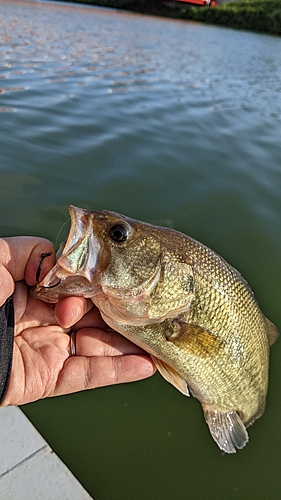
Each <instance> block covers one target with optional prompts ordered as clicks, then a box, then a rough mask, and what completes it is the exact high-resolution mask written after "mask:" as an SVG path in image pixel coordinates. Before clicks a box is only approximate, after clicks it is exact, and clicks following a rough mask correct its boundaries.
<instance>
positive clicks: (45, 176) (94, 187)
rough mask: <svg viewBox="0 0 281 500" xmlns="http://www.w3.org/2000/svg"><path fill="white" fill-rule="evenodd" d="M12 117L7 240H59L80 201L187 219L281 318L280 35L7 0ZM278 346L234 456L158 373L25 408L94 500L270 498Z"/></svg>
mask: <svg viewBox="0 0 281 500" xmlns="http://www.w3.org/2000/svg"><path fill="white" fill-rule="evenodd" d="M0 113H1V119H0V143H1V146H0V228H1V234H2V235H5V234H6V235H11V234H38V235H42V236H46V237H49V238H51V239H52V240H53V241H56V238H57V235H58V234H59V231H60V228H61V227H62V226H63V224H64V222H65V221H66V220H67V219H68V214H67V206H68V205H69V204H70V203H73V204H75V205H78V206H82V207H85V208H93V209H95V208H106V209H112V210H115V211H119V212H121V213H126V214H127V215H130V216H132V217H135V218H139V219H142V220H146V221H148V222H153V223H157V224H160V225H167V226H169V227H174V228H175V229H179V230H182V231H184V232H186V233H187V234H190V235H191V236H194V237H196V238H198V239H200V240H201V241H203V242H204V243H206V244H207V245H209V246H211V247H212V248H214V249H215V250H217V251H219V253H221V254H222V255H223V256H224V257H225V258H226V259H227V260H228V261H230V262H231V263H232V264H233V265H235V266H236V267H237V268H238V269H239V270H240V271H242V273H243V274H244V275H245V277H246V278H247V279H248V280H249V281H250V284H251V285H252V287H253V289H254V290H255V292H256V295H257V297H258V300H259V301H260V304H261V307H262V309H263V311H264V312H265V313H266V314H267V315H268V316H269V317H270V318H271V319H272V320H273V321H274V322H275V323H276V324H277V325H278V326H279V328H280V326H281V315H280V286H279V283H280V281H281V262H280V251H281V223H280V213H281V199H280V186H281V175H280V165H281V148H280V138H281V137H280V129H281V128H280V125H281V40H280V38H277V37H271V36H265V35H257V34H254V33H246V32H240V31H235V30H227V29H221V28H215V27H210V26H206V25H205V26H203V25H200V24H196V23H189V22H181V21H174V20H168V19H159V18H153V17H150V16H138V15H134V14H130V13H124V12H120V11H119V12H117V11H114V10H106V9H99V8H93V7H87V6H79V5H70V4H66V3H53V2H48V3H46V2H45V3H44V2H32V1H25V0H23V1H16V0H15V1H14V0H0ZM61 240H63V234H61V235H60V236H59V242H60V241H61ZM59 242H58V243H59ZM280 346H281V343H280V342H279V343H277V344H276V346H274V348H273V350H272V363H271V371H272V376H271V379H270V392H269V401H268V405H267V409H266V412H265V415H264V416H263V418H262V419H261V420H260V421H259V422H258V423H256V424H255V426H254V427H253V428H251V429H250V430H249V434H250V443H249V445H247V448H245V450H243V451H242V452H240V453H239V454H237V456H236V457H222V456H221V455H220V454H219V452H218V450H217V449H216V447H215V445H213V443H212V442H211V439H210V437H209V435H208V430H207V428H206V426H205V425H204V422H203V418H202V414H201V410H200V408H199V405H198V404H197V402H196V401H195V400H192V399H189V400H187V399H185V398H184V397H183V396H182V395H180V394H178V393H177V391H176V390H174V389H173V388H172V387H170V386H169V385H168V384H166V383H165V382H164V381H163V380H162V379H160V378H159V377H157V376H156V377H154V378H153V379H152V380H149V381H145V382H142V383H138V384H131V385H128V386H123V387H114V388H112V387H111V388H105V389H101V390H98V391H95V392H94V393H93V392H89V393H87V394H79V395H73V396H71V397H66V398H57V399H54V400H49V401H42V402H38V403H35V404H33V405H28V406H27V407H25V411H26V413H27V414H28V415H29V416H30V417H31V418H32V420H33V421H34V422H35V424H36V425H37V427H38V428H39V429H40V431H41V432H42V433H43V434H44V436H45V437H46V438H47V440H48V441H49V442H50V444H51V446H53V447H54V449H55V451H57V452H58V453H59V455H60V456H61V457H62V458H63V460H64V461H65V462H66V463H67V464H68V465H69V466H70V467H71V469H72V470H73V471H74V473H75V474H76V475H77V476H78V478H79V479H80V480H81V481H82V482H83V484H84V485H85V486H86V487H87V488H88V489H89V491H90V492H91V494H92V495H93V496H94V498H99V499H100V500H101V499H103V500H111V499H114V500H119V499H120V500H121V499H122V500H124V499H125V500H132V499H134V500H143V499H144V498H146V499H147V500H160V499H161V500H162V499H163V498H164V499H165V500H174V499H175V498H177V499H179V500H181V499H185V498H196V499H200V500H201V499H208V500H210V499H211V500H225V499H226V498H227V499H229V500H230V499H239V500H252V499H253V500H254V499H255V500H257V499H260V500H264V499H265V498H267V499H268V500H271V499H272V500H273V499H276V498H278V497H279V496H280V488H281V482H280V475H279V473H278V471H279V464H280V459H281V457H280V442H281V435H280V428H279V427H280V426H279V419H278V415H279V414H280V411H281V406H280V403H279V399H278V394H279V392H280V383H281V375H280V370H279V362H278V355H279V352H280V349H281V347H280ZM124 471H125V472H124ZM202 478H204V480H202Z"/></svg>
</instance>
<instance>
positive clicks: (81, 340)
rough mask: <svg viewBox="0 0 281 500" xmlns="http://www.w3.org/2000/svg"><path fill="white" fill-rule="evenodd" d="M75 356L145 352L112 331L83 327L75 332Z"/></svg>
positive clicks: (107, 355)
mask: <svg viewBox="0 0 281 500" xmlns="http://www.w3.org/2000/svg"><path fill="white" fill-rule="evenodd" d="M75 346H76V356H86V357H90V356H106V357H110V356H120V355H121V354H145V352H144V351H143V350H142V349H141V348H140V347H138V346H137V345H135V344H133V343H132V342H130V341H129V340H128V339H126V338H125V337H123V335H120V334H119V333H116V332H113V331H106V330H104V329H99V328H83V329H81V330H79V331H77V332H76V338H75Z"/></svg>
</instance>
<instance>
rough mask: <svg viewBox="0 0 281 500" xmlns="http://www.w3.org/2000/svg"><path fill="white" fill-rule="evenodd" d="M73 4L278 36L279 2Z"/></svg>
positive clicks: (93, 0) (94, 0)
mask: <svg viewBox="0 0 281 500" xmlns="http://www.w3.org/2000/svg"><path fill="white" fill-rule="evenodd" d="M62 1H63V0H62ZM72 1H74V2H77V3H86V4H92V5H98V6H101V7H113V8H119V9H126V10H131V11H135V12H142V13H149V14H156V15H162V16H168V17H174V18H180V19H190V20H193V21H200V22H206V23H209V24H217V25H221V26H228V27H231V28H238V29H243V30H252V31H261V32H264V33H272V34H274V35H281V0H236V1H233V2H230V3H225V4H223V5H221V6H219V7H209V8H208V7H194V6H189V5H183V4H175V5H173V6H169V4H168V3H167V2H165V1H164V0H72Z"/></svg>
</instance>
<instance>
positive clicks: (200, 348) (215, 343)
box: [167, 321, 223, 356]
mask: <svg viewBox="0 0 281 500" xmlns="http://www.w3.org/2000/svg"><path fill="white" fill-rule="evenodd" d="M177 325H178V332H177V333H176V334H173V335H171V336H170V337H168V338H167V340H169V341H170V342H173V344H175V345H176V346H177V347H179V348H181V349H185V350H187V351H189V352H192V353H193V354H195V355H198V356H206V355H208V354H211V353H214V352H217V351H218V350H219V349H220V348H221V347H222V346H223V341H222V339H221V338H220V337H218V336H216V335H214V334H213V333H212V332H209V330H206V329H205V328H202V327H201V326H198V325H192V324H189V323H185V322H183V321H177Z"/></svg>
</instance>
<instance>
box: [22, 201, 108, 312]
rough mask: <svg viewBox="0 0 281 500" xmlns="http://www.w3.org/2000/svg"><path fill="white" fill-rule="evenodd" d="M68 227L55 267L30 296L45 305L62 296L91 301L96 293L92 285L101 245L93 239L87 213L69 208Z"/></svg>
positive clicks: (88, 213) (86, 211)
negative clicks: (43, 302) (69, 225)
mask: <svg viewBox="0 0 281 500" xmlns="http://www.w3.org/2000/svg"><path fill="white" fill-rule="evenodd" d="M69 214H70V219H71V227H70V231H69V235H68V238H67V240H66V242H65V244H64V245H63V248H62V249H61V250H59V252H58V259H57V263H56V265H55V266H54V267H53V268H52V269H51V271H50V272H49V273H48V274H47V275H46V276H45V278H44V279H43V280H42V281H41V282H40V283H38V284H37V285H36V287H35V288H34V290H33V292H32V293H33V294H34V295H36V297H37V298H43V300H44V301H47V302H53V303H54V302H57V301H58V300H59V299H60V298H62V297H64V296H69V295H71V294H73V295H76V296H77V295H83V297H86V298H88V297H92V296H93V295H94V294H95V292H96V291H97V289H98V285H95V284H94V276H95V274H96V271H97V262H98V259H99V254H100V243H99V241H98V239H97V238H96V237H95V235H94V233H93V230H92V226H91V220H90V217H91V216H90V212H89V211H88V210H84V209H82V208H78V207H74V206H73V205H70V207H69Z"/></svg>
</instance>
